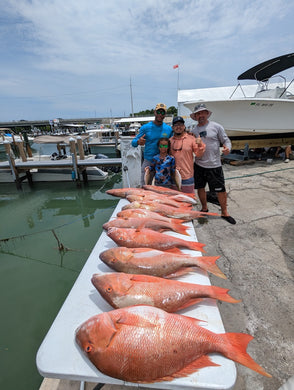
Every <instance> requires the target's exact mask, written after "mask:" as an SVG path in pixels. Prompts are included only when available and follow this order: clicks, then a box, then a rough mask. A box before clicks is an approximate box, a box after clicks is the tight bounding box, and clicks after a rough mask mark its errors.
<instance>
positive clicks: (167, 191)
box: [143, 184, 196, 199]
mask: <svg viewBox="0 0 294 390" xmlns="http://www.w3.org/2000/svg"><path fill="white" fill-rule="evenodd" d="M143 188H144V190H147V191H153V192H157V193H159V194H163V195H171V196H172V195H185V196H189V197H190V198H193V199H195V198H196V196H195V194H187V193H183V192H181V191H177V190H172V189H171V188H166V187H161V186H152V185H148V184H145V185H143Z"/></svg>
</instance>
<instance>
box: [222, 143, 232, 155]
mask: <svg viewBox="0 0 294 390" xmlns="http://www.w3.org/2000/svg"><path fill="white" fill-rule="evenodd" d="M229 153H230V149H229V148H228V147H227V146H226V145H224V146H223V154H225V155H226V154H229Z"/></svg>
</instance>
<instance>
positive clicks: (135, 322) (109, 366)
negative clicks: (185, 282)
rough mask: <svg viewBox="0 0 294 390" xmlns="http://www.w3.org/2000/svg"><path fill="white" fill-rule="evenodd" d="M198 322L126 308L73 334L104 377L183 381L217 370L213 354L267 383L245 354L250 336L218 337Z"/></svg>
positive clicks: (93, 319) (152, 310) (146, 309)
mask: <svg viewBox="0 0 294 390" xmlns="http://www.w3.org/2000/svg"><path fill="white" fill-rule="evenodd" d="M198 323H199V320H196V319H194V318H191V317H186V316H183V315H179V314H171V313H167V312H165V311H164V310H161V309H158V308H155V307H152V306H130V307H127V308H123V309H116V310H112V311H110V312H105V313H102V314H98V315H96V316H93V317H91V318H89V319H88V320H87V321H85V322H84V323H83V324H82V325H81V326H80V327H79V328H78V329H77V330H76V333H75V338H76V342H77V344H78V345H79V346H80V348H81V349H82V350H83V351H84V353H85V354H86V356H87V357H88V358H89V359H90V361H91V362H92V363H93V364H94V366H95V367H96V368H97V369H98V370H99V371H101V372H103V373H104V374H106V375H108V376H110V377H114V378H118V379H121V380H123V381H129V382H136V383H152V382H159V381H164V380H173V379H174V378H179V377H185V376H188V375H190V374H192V373H194V372H196V371H198V370H199V369H200V368H202V367H207V366H218V364H215V363H213V362H212V361H211V360H210V357H209V356H207V354H209V353H213V352H217V353H220V354H222V355H224V356H225V357H227V358H228V359H231V360H233V361H235V362H237V363H240V364H243V365H244V366H246V367H249V368H251V369H252V370H254V371H256V372H258V373H259V374H261V375H264V376H267V377H271V375H270V374H268V373H267V372H266V371H265V370H264V369H263V368H262V367H261V366H259V365H258V364H257V363H256V362H255V361H254V360H253V359H252V358H251V357H250V355H249V354H248V353H247V352H246V349H247V345H248V343H249V342H250V341H251V340H252V339H253V337H252V336H250V335H249V334H243V333H223V334H217V333H214V332H211V331H209V330H207V329H205V328H202V327H201V326H199V325H198Z"/></svg>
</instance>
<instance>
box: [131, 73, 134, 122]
mask: <svg viewBox="0 0 294 390" xmlns="http://www.w3.org/2000/svg"><path fill="white" fill-rule="evenodd" d="M130 91H131V107H132V117H133V116H134V107H133V91H132V79H131V78H130Z"/></svg>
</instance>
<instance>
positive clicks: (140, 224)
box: [103, 218, 189, 236]
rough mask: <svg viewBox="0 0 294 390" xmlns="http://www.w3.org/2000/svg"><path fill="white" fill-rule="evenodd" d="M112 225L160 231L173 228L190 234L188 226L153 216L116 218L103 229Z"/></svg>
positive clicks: (175, 230) (178, 231)
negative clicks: (160, 219) (153, 217)
mask: <svg viewBox="0 0 294 390" xmlns="http://www.w3.org/2000/svg"><path fill="white" fill-rule="evenodd" d="M111 227H118V228H127V229H128V228H132V229H142V228H147V229H152V230H155V231H158V232H164V231H166V230H171V231H174V232H176V233H180V234H185V235H186V236H189V233H187V229H188V226H184V225H181V224H179V223H174V220H171V222H163V221H159V220H157V219H152V218H115V219H112V220H111V221H109V222H106V223H105V224H104V225H103V229H105V230H108V229H110V228H111Z"/></svg>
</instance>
